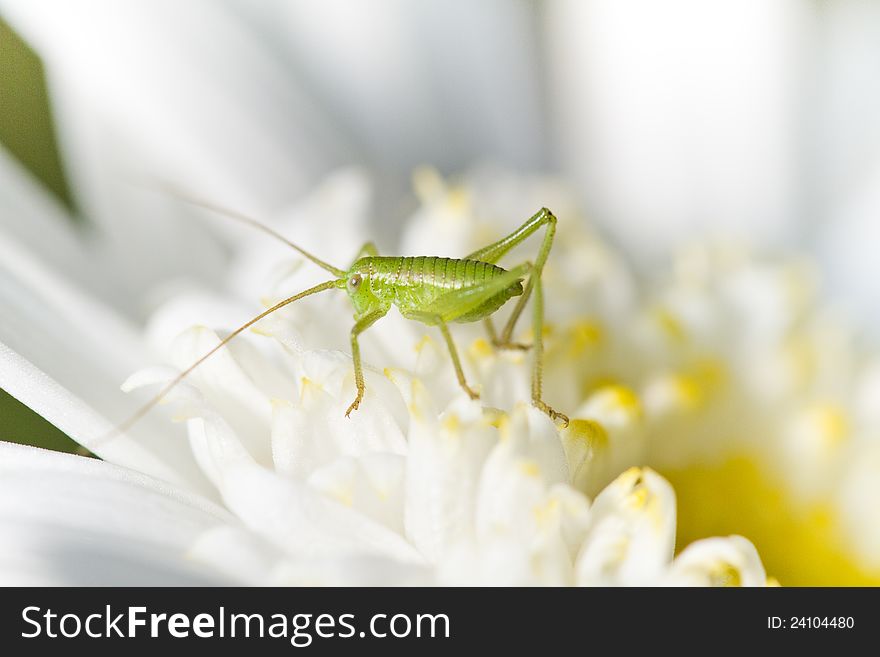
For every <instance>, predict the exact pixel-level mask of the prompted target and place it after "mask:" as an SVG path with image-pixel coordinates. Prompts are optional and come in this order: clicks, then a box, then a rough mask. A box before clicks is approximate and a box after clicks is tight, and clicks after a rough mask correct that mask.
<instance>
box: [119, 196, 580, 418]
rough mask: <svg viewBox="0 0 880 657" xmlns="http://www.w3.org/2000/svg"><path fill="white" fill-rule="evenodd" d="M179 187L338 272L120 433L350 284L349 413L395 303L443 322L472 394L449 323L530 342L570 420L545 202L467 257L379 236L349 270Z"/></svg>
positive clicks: (506, 340)
mask: <svg viewBox="0 0 880 657" xmlns="http://www.w3.org/2000/svg"><path fill="white" fill-rule="evenodd" d="M173 193H174V194H175V195H176V196H179V197H181V198H182V199H183V200H185V201H187V202H188V203H191V204H194V205H198V206H201V207H203V208H205V209H207V210H210V211H212V212H215V213H217V214H222V215H225V216H227V217H229V218H232V219H235V220H237V221H240V222H243V223H246V224H249V225H251V226H254V227H256V228H257V229H259V230H261V231H263V232H265V233H267V234H269V235H270V236H272V237H274V238H275V239H277V240H279V241H281V242H283V243H285V244H286V245H288V246H289V247H291V248H293V249H294V250H296V251H297V252H299V253H300V254H301V255H303V256H305V257H306V258H308V259H309V260H311V261H312V262H313V263H315V264H316V265H318V266H319V267H321V268H323V269H325V270H327V271H329V272H330V273H332V274H333V276H334V277H335V278H333V279H332V280H329V281H326V282H324V283H321V284H320V285H316V286H314V287H311V288H309V289H308V290H305V291H303V292H300V293H299V294H295V295H294V296H292V297H288V298H287V299H284V300H283V301H280V302H279V303H277V304H275V305H274V306H272V307H271V308H269V309H268V310H265V311H263V312H261V313H260V314H259V315H257V316H256V317H254V318H253V319H251V320H250V321H248V322H246V323H244V324H242V325H241V326H239V327H238V328H237V329H235V330H234V331H232V333H230V334H229V335H227V336H226V337H225V338H223V340H222V341H221V342H220V343H219V344H218V345H217V346H215V347H214V348H213V349H211V350H210V351H208V352H207V353H206V354H205V355H203V356H202V357H201V358H199V359H198V360H196V361H195V362H194V363H193V364H192V365H190V366H189V367H187V368H186V369H185V370H184V371H182V372H181V373H180V374H178V375H177V376H176V377H175V378H174V379H173V380H171V381H170V382H169V383H168V384H166V385H165V387H164V388H162V390H160V391H159V392H158V393H157V394H156V395H155V396H154V397H153V398H152V399H151V400H150V401H149V402H147V404H146V405H145V406H143V407H142V408H141V409H140V410H139V411H138V412H137V413H135V415H133V416H132V417H131V418H130V419H129V420H128V421H126V422H125V423H124V424H123V425H122V426H120V427H119V429H118V430H119V431H123V430H124V429H126V428H128V427H129V426H131V425H132V424H133V423H134V422H135V421H136V420H138V419H139V418H140V417H142V416H143V415H144V414H145V413H146V412H147V411H149V410H150V408H152V407H153V406H155V405H156V404H157V403H159V402H160V401H161V400H162V399H163V398H164V397H165V395H167V394H168V393H169V392H170V391H171V389H172V388H174V387H175V386H176V385H177V384H178V383H180V382H181V381H182V380H183V379H184V378H185V377H186V376H187V375H189V373H190V372H192V371H193V370H194V369H195V368H196V367H198V366H199V365H201V364H202V363H203V362H204V361H205V360H207V359H208V358H209V357H210V356H211V355H212V354H214V353H215V352H217V351H218V350H219V349H221V348H222V347H224V346H225V345H226V344H228V343H229V341H230V340H232V339H233V338H235V337H236V336H237V335H239V334H240V333H241V332H242V331H244V330H246V329H247V328H249V327H251V326H253V325H254V324H256V323H257V322H259V321H260V320H261V319H263V318H264V317H266V316H267V315H271V314H272V313H274V312H275V311H276V310H279V309H281V308H284V307H285V306H288V305H290V304H292V303H293V302H294V301H298V300H299V299H302V298H303V297H307V296H309V295H312V294H317V293H318V292H323V291H325V290H330V289H334V288H336V289H340V290H345V291H346V292H347V293H348V296H349V298H350V299H351V302H352V305H353V306H354V309H355V324H354V326H353V327H352V329H351V356H352V360H353V362H354V380H355V386H356V388H357V395H356V397H355V399H354V401H352V402H351V404H350V405H349V407H348V410H346V412H345V415H346V417H348V416H350V415H351V413H352V411H355V410H357V408H358V407H359V406H360V404H361V402H362V401H363V398H364V391H365V389H366V387H365V384H364V374H363V366H362V364H361V354H360V346H359V344H358V337H359V336H360V335H361V333H363V332H364V331H365V330H367V329H368V328H369V327H371V326H372V325H373V324H374V323H376V321H378V320H379V319H381V318H382V317H383V316H384V315H385V314H386V313H387V312H388V311H389V310H390V309H391V306H396V307H397V309H398V310H399V311H400V314H401V315H403V316H404V317H406V318H408V319H413V320H416V321H418V322H421V323H423V324H426V325H428V326H436V327H438V328H439V330H440V333H441V334H442V335H443V339H444V341H445V342H446V346H447V348H448V350H449V355H450V357H451V359H452V364H453V366H454V367H455V374H456V377H457V378H458V383H459V385H460V386H461V387H462V389H463V390H464V391H465V392H466V393H467V394H468V396H469V397H470V398H471V399H478V398H479V395H478V393H476V392H475V391H474V390H473V388H471V386H470V385H468V383H467V380H466V379H465V375H464V371H463V370H462V367H461V360H460V359H459V357H458V350H457V349H456V347H455V343H454V342H453V340H452V335H451V334H450V332H449V326H448V325H449V324H450V323H453V322H456V323H462V322H475V321H478V320H483V321H484V323H485V326H486V330H487V332H488V334H489V338H490V340H491V342H492V344H493V345H494V346H495V347H496V348H499V349H529V348H531V349H532V351H533V355H534V360H533V366H532V403H533V404H534V405H535V406H536V407H537V408H539V409H540V410H541V411H543V412H544V413H546V414H547V415H549V416H550V418H551V419H552V420H554V421H556V420H559V421H560V422H561V423H562V425H563V426H567V425H568V417H567V416H565V415H563V414H562V413H560V412H558V411H555V410H554V409H553V408H551V407H550V406H549V405H548V404H547V403H546V402H545V401H544V399H543V396H542V377H543V367H544V345H543V335H542V334H543V328H544V295H543V290H542V286H541V274H542V272H543V269H544V264H545V263H546V261H547V256H548V255H549V254H550V249H551V247H552V246H553V236H554V234H555V232H556V217H555V216H554V215H553V213H552V212H550V210H548V209H547V208H541V209H540V210H539V211H538V212H536V213H535V214H534V215H532V216H531V217H530V218H529V219H528V220H526V222H525V223H523V225H522V226H520V227H519V228H517V229H516V230H515V231H513V232H512V233H510V234H509V235H507V236H506V237H504V238H502V239H500V240H498V241H497V242H494V243H492V244H489V245H488V246H485V247H483V248H481V249H478V250H476V251H474V252H473V253H470V254H468V255H466V256H465V257H464V258H461V259H457V258H442V257H437V256H417V257H403V256H380V255H379V254H378V251H377V249H376V247H375V245H374V244H373V243H372V242H367V243H366V244H364V246H363V247H362V248H361V250H360V251H359V253H358V254H357V256H356V257H355V259H354V262H352V264H351V266H350V267H349V268H348V270H347V271H345V270H342V269H338V268H337V267H334V266H333V265H330V264H328V263H326V262H324V261H323V260H321V259H319V258H317V257H316V256H314V255H312V254H311V253H309V252H308V251H306V250H305V249H303V248H301V247H299V246H297V245H296V244H294V243H293V242H291V241H289V240H288V239H286V238H285V237H284V236H282V235H281V234H279V233H277V232H276V231H274V230H273V229H272V228H270V227H268V226H266V225H264V224H262V223H260V222H258V221H256V220H255V219H252V218H250V217H247V216H245V215H243V214H241V213H239V212H236V211H233V210H229V209H226V208H222V207H219V206H217V205H215V204H213V203H210V202H207V201H204V200H201V199H196V198H193V197H190V196H188V195H186V194H182V193H180V192H178V191H174V192H173ZM542 227H543V228H545V232H544V239H543V241H542V242H541V247H540V249H539V251H538V257H537V258H535V260H534V262H528V261H527V262H524V263H522V264H520V265H517V266H516V267H513V268H511V269H509V270H506V269H503V268H501V267H499V266H498V265H497V264H496V263H497V262H498V261H499V260H500V259H501V258H502V257H503V256H504V255H505V254H506V253H507V252H508V251H510V250H511V249H512V248H514V247H515V246H517V245H518V244H520V243H521V242H523V241H524V240H526V239H527V238H528V237H529V236H530V235H532V234H533V233H535V232H536V231H538V230H539V229H540V228H542ZM523 280H525V285H523ZM532 295H534V297H535V298H534V302H533V305H532V334H533V342H532V345H531V347H529V346H528V345H523V344H519V343H515V342H513V341H512V340H511V337H512V335H513V331H514V328H515V326H516V322H517V320H518V319H519V317H520V315H521V314H522V312H523V309H524V308H525V305H526V302H527V301H528V300H529V297H530V296H532ZM515 296H518V297H519V300H518V301H517V303H516V306H515V307H514V309H513V312H512V313H511V315H510V317H509V318H508V320H507V323H506V324H505V326H504V328H503V329H502V331H501V333H500V334H498V333H496V331H495V328H494V326H493V324H492V320H491V317H490V316H491V315H492V314H493V313H494V312H495V311H496V310H498V309H499V308H500V307H501V306H503V305H504V304H505V303H506V302H507V301H508V300H510V299H511V298H513V297H515Z"/></svg>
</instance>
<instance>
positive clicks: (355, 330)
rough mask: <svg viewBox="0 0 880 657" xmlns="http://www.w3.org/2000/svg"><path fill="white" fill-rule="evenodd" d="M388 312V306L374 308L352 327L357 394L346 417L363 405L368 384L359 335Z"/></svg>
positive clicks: (352, 349)
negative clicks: (366, 382) (366, 384)
mask: <svg viewBox="0 0 880 657" xmlns="http://www.w3.org/2000/svg"><path fill="white" fill-rule="evenodd" d="M387 312H388V309H387V308H381V309H379V310H374V311H373V312H371V313H369V314H367V315H364V316H363V317H361V318H360V319H359V320H358V321H357V322H355V325H354V326H353V327H352V329H351V358H352V360H353V361H354V384H355V386H356V387H357V396H356V397H355V398H354V401H353V402H351V405H350V406H349V407H348V410H347V411H345V417H348V416H349V415H350V414H351V412H352V411H355V410H357V408H358V406H360V405H361V401H362V400H363V398H364V390H366V386H365V385H364V371H363V367H362V365H361V348H360V346H359V345H358V336H359V335H360V334H361V333H363V332H364V331H366V330H367V329H368V328H370V327H371V326H372V325H373V324H375V323H376V321H377V320H379V319H381V318H382V317H384V316H385V314H386V313H387Z"/></svg>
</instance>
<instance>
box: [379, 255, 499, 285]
mask: <svg viewBox="0 0 880 657" xmlns="http://www.w3.org/2000/svg"><path fill="white" fill-rule="evenodd" d="M370 260H371V264H372V265H373V268H372V269H373V271H372V272H371V276H373V277H375V278H377V279H379V280H381V281H382V282H384V283H385V284H387V285H391V286H394V287H401V288H410V289H414V288H419V287H424V288H432V289H434V290H436V291H438V292H442V291H446V290H461V289H462V288H466V287H472V286H473V285H475V284H477V283H481V282H482V281H484V280H486V279H487V278H491V277H493V276H497V275H499V274H503V273H504V270H503V269H502V268H501V267H497V266H495V265H493V264H490V263H487V262H481V261H479V260H462V259H459V258H440V257H437V256H414V257H413V256H410V257H400V258H395V257H376V258H371V259H370Z"/></svg>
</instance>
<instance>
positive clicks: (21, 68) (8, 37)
mask: <svg viewBox="0 0 880 657" xmlns="http://www.w3.org/2000/svg"><path fill="white" fill-rule="evenodd" d="M0 142H2V144H3V145H4V146H5V147H6V148H7V149H8V150H9V151H10V152H11V153H12V154H13V155H14V156H15V157H16V158H17V159H18V160H19V161H20V162H21V163H22V164H23V165H24V166H25V167H27V168H28V169H29V170H30V171H31V173H33V174H34V175H35V176H36V177H37V178H39V179H40V180H42V181H43V183H44V184H45V185H46V187H48V188H49V189H50V190H51V191H52V193H53V194H55V196H57V197H58V199H59V200H60V201H61V202H62V203H63V204H64V205H66V206H67V208H68V209H70V210H71V213H72V215H73V216H75V213H74V212H73V211H74V210H75V207H74V202H73V197H72V196H71V194H70V189H69V187H68V185H67V179H66V178H65V176H64V169H63V167H62V164H61V157H60V155H59V151H58V143H57V140H56V138H55V129H54V127H53V123H52V111H51V107H50V105H49V94H48V92H47V90H46V77H45V74H44V71H43V64H42V62H40V58H39V57H37V55H36V53H34V51H33V50H31V49H30V47H28V45H27V44H26V43H25V42H24V41H23V40H22V39H21V37H19V36H18V35H17V34H16V33H15V32H14V31H13V30H12V28H11V27H10V26H9V25H8V24H7V23H6V22H4V21H3V19H2V18H0Z"/></svg>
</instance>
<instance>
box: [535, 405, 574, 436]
mask: <svg viewBox="0 0 880 657" xmlns="http://www.w3.org/2000/svg"><path fill="white" fill-rule="evenodd" d="M534 404H535V406H536V407H537V408H538V409H540V410H542V411H544V412H545V413H546V414H547V415H549V416H550V419H551V420H553V421H554V422H556V421H557V420H561V421H562V428H563V429H565V428H566V427H567V426H568V422H569V420H568V416H567V415H565V414H564V413H560V412H559V411H554V410H553V409H552V408H551V407H550V405H549V404H547V403H546V402H543V401H541V400H537V401H535V402H534Z"/></svg>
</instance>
